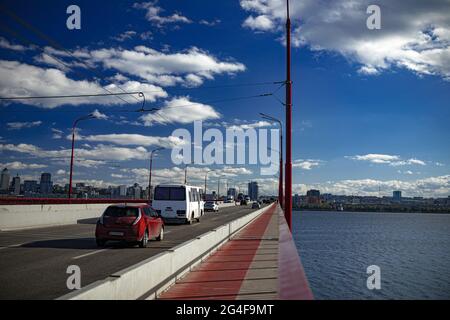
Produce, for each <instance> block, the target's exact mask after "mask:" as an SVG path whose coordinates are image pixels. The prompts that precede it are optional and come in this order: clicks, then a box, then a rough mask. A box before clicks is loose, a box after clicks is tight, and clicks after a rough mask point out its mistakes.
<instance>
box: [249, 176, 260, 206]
mask: <svg viewBox="0 0 450 320" xmlns="http://www.w3.org/2000/svg"><path fill="white" fill-rule="evenodd" d="M248 196H249V197H250V200H252V201H256V200H258V183H257V182H254V181H252V182H250V183H249V184H248Z"/></svg>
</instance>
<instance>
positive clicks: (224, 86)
mask: <svg viewBox="0 0 450 320" xmlns="http://www.w3.org/2000/svg"><path fill="white" fill-rule="evenodd" d="M0 10H2V11H3V12H5V13H6V14H7V15H9V16H10V17H11V18H13V19H14V20H15V21H17V22H18V23H19V24H21V25H22V26H24V27H25V28H27V29H29V30H31V31H32V32H33V33H35V34H37V35H38V36H39V37H40V38H42V39H44V40H45V41H47V42H48V43H49V44H50V45H52V46H54V47H56V48H57V49H59V50H61V51H64V52H66V53H67V54H68V55H69V56H71V57H72V58H74V59H75V60H77V61H79V62H81V63H82V64H83V65H84V66H86V68H87V69H90V70H92V71H93V72H94V73H95V74H97V75H99V76H100V77H102V75H100V74H99V73H98V72H97V71H96V70H95V69H93V68H91V67H90V66H89V65H88V64H87V63H86V62H85V61H83V60H82V59H80V58H79V57H77V56H75V55H73V53H72V52H71V51H70V50H68V49H66V48H64V47H63V46H62V45H60V44H59V43H58V42H56V41H55V40H53V39H52V38H51V37H49V36H48V35H46V34H45V33H43V32H41V31H40V30H38V29H37V28H35V27H34V26H32V25H31V24H29V23H28V22H26V21H25V20H23V19H22V18H20V17H19V16H17V15H16V14H15V13H13V12H11V11H10V10H8V9H6V8H4V7H3V6H1V5H0ZM2 29H4V30H6V31H7V32H8V33H10V34H12V35H13V37H16V38H18V39H21V40H22V42H28V44H29V45H32V46H35V45H34V44H33V43H32V42H31V41H29V40H28V39H26V38H25V39H23V37H22V36H20V35H19V34H17V33H16V32H14V31H12V30H10V29H9V28H8V27H2ZM24 40H25V41H24ZM35 47H37V48H38V49H39V50H41V51H42V52H43V54H46V55H47V56H49V57H50V58H52V59H54V60H55V61H56V62H58V63H60V64H61V65H63V66H64V67H66V68H68V69H69V70H71V71H73V72H76V73H78V74H80V73H79V72H78V71H75V70H73V68H72V66H70V65H68V64H67V63H65V62H64V61H63V60H61V59H59V58H57V57H55V56H54V55H52V54H50V53H49V52H47V51H46V50H45V49H44V48H41V47H40V46H35ZM274 84H281V86H280V87H279V88H277V89H276V90H275V91H274V92H272V93H264V94H259V95H253V96H245V97H236V98H228V99H219V100H212V101H207V102H203V103H221V102H227V101H239V100H245V99H252V98H259V97H266V96H274V95H275V93H276V92H277V91H278V90H279V89H280V88H281V87H282V86H284V85H285V82H284V81H271V82H269V81H267V82H254V83H240V84H226V85H216V86H207V87H205V86H203V87H202V86H201V87H192V88H177V90H195V89H215V88H231V87H246V86H262V85H274ZM116 87H117V88H118V89H120V90H121V91H122V93H114V92H111V91H110V90H108V89H107V88H105V87H103V86H102V89H103V90H105V91H106V92H108V93H107V94H77V95H55V96H29V97H18V96H17V97H0V100H25V99H29V100H31V99H56V98H59V99H64V98H79V97H102V96H115V97H117V98H118V99H120V100H122V101H123V102H125V103H130V102H129V101H127V100H124V99H122V98H121V96H123V95H131V96H132V97H133V98H134V99H136V100H137V101H139V102H141V101H140V100H139V99H138V98H137V97H135V96H134V95H135V94H140V93H141V92H138V91H136V92H127V91H126V90H124V89H123V88H122V87H120V86H119V85H116ZM161 91H163V89H161V90H158V91H147V93H150V92H151V93H157V92H161ZM144 93H145V92H144ZM275 98H276V97H275ZM198 104H201V103H190V104H185V105H179V106H164V107H163V108H165V109H172V108H180V107H186V106H193V105H198ZM153 110H155V109H153ZM2 111H4V110H2ZM52 111H53V112H54V111H55V110H52ZM58 111H61V110H58ZM136 111H138V110H114V111H112V110H108V112H136ZM142 111H144V110H142ZM146 111H147V110H146ZM154 114H155V115H157V116H159V117H161V118H162V119H163V120H164V121H165V122H171V121H170V120H169V119H167V118H166V117H165V116H164V115H163V114H162V112H156V113H154Z"/></svg>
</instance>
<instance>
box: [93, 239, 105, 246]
mask: <svg viewBox="0 0 450 320" xmlns="http://www.w3.org/2000/svg"><path fill="white" fill-rule="evenodd" d="M95 242H96V243H97V247H104V246H105V244H106V240H101V239H96V240H95Z"/></svg>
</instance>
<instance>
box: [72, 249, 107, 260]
mask: <svg viewBox="0 0 450 320" xmlns="http://www.w3.org/2000/svg"><path fill="white" fill-rule="evenodd" d="M106 250H108V249H100V250H96V251H93V252H89V253H86V254H82V255H81V256H76V257H73V258H72V260H77V259H81V258H84V257H88V256H91V255H93V254H97V253H100V252H103V251H106Z"/></svg>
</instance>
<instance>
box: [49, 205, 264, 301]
mask: <svg viewBox="0 0 450 320" xmlns="http://www.w3.org/2000/svg"><path fill="white" fill-rule="evenodd" d="M268 208H269V207H265V208H262V209H260V210H257V211H254V212H252V213H250V214H248V215H246V216H244V217H241V218H239V219H236V220H234V221H232V222H229V223H227V224H224V225H222V226H221V227H218V228H216V229H214V230H211V231H209V232H207V233H204V234H202V235H200V236H199V237H197V238H195V239H191V240H189V241H186V242H184V243H182V244H180V245H178V246H176V247H174V248H171V249H169V250H167V251H165V252H162V253H160V254H158V255H156V256H154V257H151V258H149V259H147V260H144V261H142V262H140V263H138V264H135V265H133V266H131V267H129V268H127V269H124V270H122V271H120V272H117V273H115V274H112V275H111V276H109V277H107V278H106V279H104V280H101V281H97V282H94V283H92V284H91V285H88V286H86V287H84V288H82V289H80V290H77V291H74V292H71V293H69V294H67V295H64V296H62V297H60V298H59V299H58V300H135V299H143V298H146V299H153V298H155V297H156V296H157V295H158V294H159V293H161V292H162V291H163V290H165V289H167V288H168V287H169V286H170V285H171V284H173V283H175V281H176V280H177V279H179V278H180V277H182V276H183V275H184V274H185V273H186V272H188V271H189V270H190V269H191V268H192V267H194V266H195V265H196V264H198V263H200V262H201V261H202V260H203V259H205V258H206V257H207V256H208V255H210V254H211V253H212V252H214V250H216V249H217V248H219V247H220V246H221V245H222V244H223V243H225V242H226V241H228V240H229V239H230V237H231V236H232V235H233V234H234V233H236V232H237V231H238V230H240V229H241V228H243V227H244V226H245V225H247V224H248V223H249V222H251V221H252V220H254V219H255V218H257V217H258V216H259V215H261V214H262V213H263V212H265V211H266V210H267V209H268Z"/></svg>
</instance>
